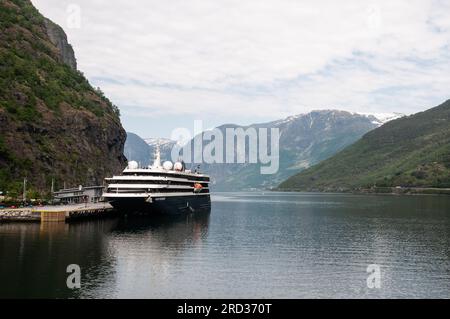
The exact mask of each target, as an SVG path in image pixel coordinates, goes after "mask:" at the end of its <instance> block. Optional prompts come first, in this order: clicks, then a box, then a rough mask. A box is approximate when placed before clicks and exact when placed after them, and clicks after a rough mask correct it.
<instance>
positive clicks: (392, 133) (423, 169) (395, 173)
mask: <svg viewBox="0 0 450 319" xmlns="http://www.w3.org/2000/svg"><path fill="white" fill-rule="evenodd" d="M372 186H377V187H397V186H402V187H439V188H440V187H442V188H443V187H450V100H449V101H447V102H445V103H443V104H442V105H440V106H437V107H435V108H432V109H430V110H427V111H425V112H421V113H417V114H414V115H411V116H407V117H402V118H400V119H397V120H393V121H391V122H388V123H386V124H384V125H383V126H381V127H379V128H377V129H375V130H373V131H371V132H369V133H367V134H366V135H364V136H363V137H362V138H361V139H360V140H359V141H358V142H356V143H354V144H353V145H351V146H349V147H347V148H346V149H345V150H343V151H342V152H339V153H338V154H336V155H335V156H333V157H331V158H329V159H328V160H325V161H323V162H321V163H320V164H318V165H316V166H314V167H311V168H310V169H307V170H305V171H303V172H301V173H300V174H297V175H295V176H292V177H291V178H289V179H287V180H286V181H285V182H283V183H282V184H281V185H280V186H279V189H281V190H307V191H351V190H358V189H361V188H371V187H372Z"/></svg>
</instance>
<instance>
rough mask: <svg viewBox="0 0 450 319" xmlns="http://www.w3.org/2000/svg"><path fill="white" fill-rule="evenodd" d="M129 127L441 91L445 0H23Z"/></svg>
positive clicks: (160, 129) (446, 38)
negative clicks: (54, 28)
mask: <svg viewBox="0 0 450 319" xmlns="http://www.w3.org/2000/svg"><path fill="white" fill-rule="evenodd" d="M32 2H33V3H34V4H35V5H36V7H37V8H38V9H39V10H40V11H41V13H42V14H44V15H45V16H47V17H49V18H50V19H52V20H53V21H55V22H56V23H58V24H60V25H61V26H62V27H63V28H64V30H65V31H66V33H67V34H68V38H69V42H70V43H71V44H72V45H73V46H74V49H75V54H76V57H77V60H78V68H79V70H81V71H82V72H84V74H85V75H86V76H87V77H88V79H89V81H90V82H91V83H92V84H93V85H94V86H99V87H101V89H102V90H103V91H104V92H105V94H106V95H107V96H108V97H109V98H110V99H111V100H112V101H113V103H115V104H116V105H118V106H119V107H120V110H121V113H122V122H123V124H124V126H125V128H126V129H127V130H128V131H131V132H135V133H137V134H139V135H141V136H142V137H153V136H155V137H156V136H169V135H170V132H171V131H172V129H173V128H175V127H187V128H190V129H192V128H193V120H194V119H201V120H204V122H205V126H206V127H205V128H208V127H211V126H215V125H220V124H223V123H238V124H248V123H253V122H261V121H267V120H273V119H279V118H283V117H286V116H289V115H293V114H298V113H304V112H308V111H310V110H313V109H331V108H333V109H343V110H348V111H354V112H363V113H391V112H401V113H406V114H410V113H415V112H417V111H421V110H425V109H427V108H429V107H432V106H435V105H437V104H440V103H441V102H443V101H445V100H446V99H448V98H450V50H449V49H450V48H449V44H450V1H445V0H442V1H426V0H417V1H412V0H396V1H392V0H389V1H361V0H344V1H320V0H313V1H303V0H302V1H300V0H296V1H283V0H273V1H269V0H233V1H231V0H192V1H191V0H180V1H175V0H159V1H154V0H127V1H119V0H117V1H114V0H109V1H106V0H70V1H66V0H58V1H57V0H32Z"/></svg>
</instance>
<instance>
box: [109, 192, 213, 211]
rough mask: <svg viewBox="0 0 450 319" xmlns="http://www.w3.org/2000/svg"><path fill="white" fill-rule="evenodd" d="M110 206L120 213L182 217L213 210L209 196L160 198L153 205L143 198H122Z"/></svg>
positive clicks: (115, 200)
mask: <svg viewBox="0 0 450 319" xmlns="http://www.w3.org/2000/svg"><path fill="white" fill-rule="evenodd" d="M110 204H111V205H112V206H113V207H114V208H115V209H116V210H117V211H118V212H119V213H124V214H136V215H180V214H191V213H196V212H209V211H210V210H211V199H210V196H209V194H208V195H194V196H173V197H159V198H153V199H152V202H151V203H149V202H147V201H146V200H145V199H141V198H120V199H114V200H111V201H110Z"/></svg>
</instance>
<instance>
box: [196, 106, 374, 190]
mask: <svg viewBox="0 0 450 319" xmlns="http://www.w3.org/2000/svg"><path fill="white" fill-rule="evenodd" d="M375 120H376V119H375V118H374V117H372V116H364V115H359V114H351V113H349V112H345V111H337V110H323V111H313V112H310V113H307V114H300V115H295V116H291V117H288V118H286V119H283V120H278V121H274V122H270V123H261V124H253V125H250V126H245V127H242V128H243V129H244V130H246V129H248V128H255V129H258V128H261V127H266V128H278V129H279V132H280V141H279V170H278V172H277V173H275V174H268V175H264V174H261V170H260V167H261V165H260V164H259V163H256V164H252V163H245V164H237V163H235V164H219V163H214V164H202V166H201V169H202V171H205V172H207V173H208V174H210V175H211V179H212V189H214V190H219V191H230V190H254V189H268V188H272V187H276V186H277V185H278V184H279V183H281V182H282V181H283V180H285V179H286V178H288V177H289V176H292V175H293V174H295V173H296V172H300V171H301V170H304V169H306V168H308V167H310V166H312V165H314V164H316V163H318V162H320V161H322V160H324V159H326V158H328V157H330V156H332V155H334V154H335V153H336V152H338V151H340V150H342V149H343V148H345V147H346V146H348V145H350V144H352V143H353V142H355V141H356V140H358V139H359V138H360V137H361V136H362V135H363V134H365V133H367V132H368V131H370V130H372V129H374V128H376V127H377V125H376V124H374V123H373V122H374V121H375ZM236 127H240V126H237V125H222V126H220V127H218V129H219V130H220V131H222V132H223V135H224V143H226V137H225V130H226V129H227V128H236ZM205 144H207V143H205Z"/></svg>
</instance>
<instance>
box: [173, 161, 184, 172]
mask: <svg viewBox="0 0 450 319" xmlns="http://www.w3.org/2000/svg"><path fill="white" fill-rule="evenodd" d="M173 168H174V169H175V170H176V171H179V172H181V171H182V170H183V164H181V163H180V162H176V163H175V165H173Z"/></svg>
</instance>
